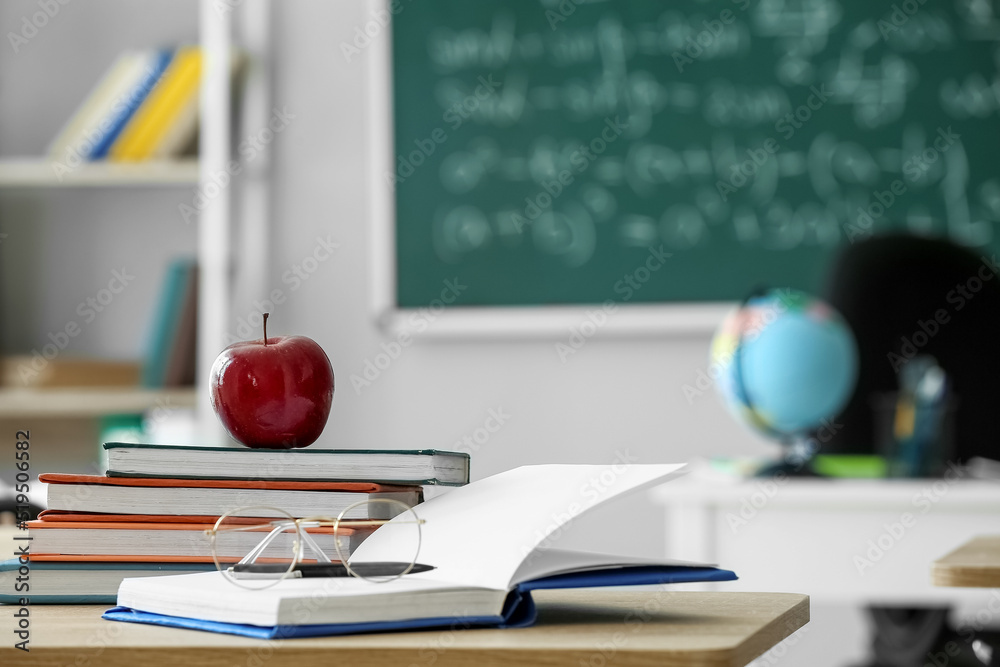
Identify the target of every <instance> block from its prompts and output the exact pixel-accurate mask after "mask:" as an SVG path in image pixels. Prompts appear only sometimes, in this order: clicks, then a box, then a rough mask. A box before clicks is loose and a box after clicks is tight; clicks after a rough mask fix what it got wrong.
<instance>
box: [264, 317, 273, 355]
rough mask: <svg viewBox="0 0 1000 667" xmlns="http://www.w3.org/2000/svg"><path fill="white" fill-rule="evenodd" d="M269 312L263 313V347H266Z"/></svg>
mask: <svg viewBox="0 0 1000 667" xmlns="http://www.w3.org/2000/svg"><path fill="white" fill-rule="evenodd" d="M270 314H271V313H264V347H267V316H268V315H270Z"/></svg>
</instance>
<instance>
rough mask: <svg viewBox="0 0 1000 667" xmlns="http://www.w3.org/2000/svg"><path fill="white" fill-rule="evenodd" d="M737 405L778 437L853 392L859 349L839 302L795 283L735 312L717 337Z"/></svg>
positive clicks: (831, 410)
mask: <svg viewBox="0 0 1000 667" xmlns="http://www.w3.org/2000/svg"><path fill="white" fill-rule="evenodd" d="M712 363H713V364H715V365H717V366H719V367H720V371H721V372H720V373H719V375H718V377H719V384H718V386H719V389H720V393H721V395H722V397H723V400H724V401H725V402H726V404H727V406H728V407H729V409H730V410H731V411H732V412H733V413H734V414H735V415H736V416H737V417H738V418H739V419H741V420H742V421H744V422H745V423H747V424H748V425H750V426H751V427H753V428H755V429H757V430H759V431H762V432H764V433H765V434H767V435H769V436H772V437H779V438H780V437H782V436H794V435H801V434H803V433H806V432H808V431H810V430H812V429H815V428H818V427H819V426H821V425H822V424H823V421H824V420H827V419H832V418H834V417H835V416H836V415H837V414H838V413H839V412H840V410H841V409H843V407H844V405H845V404H846V403H847V401H848V399H849V398H850V396H851V394H852V392H853V390H854V386H855V383H856V381H857V373H858V351H857V344H856V343H855V340H854V335H853V334H852V332H851V330H850V328H849V327H848V325H847V324H846V323H845V322H844V320H843V318H842V317H841V316H840V314H839V313H837V312H836V311H835V310H834V309H833V308H831V307H830V306H828V305H827V304H825V303H823V302H822V301H820V300H818V299H815V298H813V297H811V296H809V295H807V294H804V293H802V292H798V291H795V290H787V289H786V290H772V291H770V292H768V293H766V294H764V295H762V296H759V297H754V298H752V299H750V300H748V302H747V303H746V304H744V305H743V306H742V307H740V308H739V309H737V310H736V311H734V312H733V313H731V314H730V315H729V316H728V317H727V318H726V320H725V322H723V324H722V326H721V327H720V328H719V331H718V333H717V334H716V337H715V339H714V341H713V344H712Z"/></svg>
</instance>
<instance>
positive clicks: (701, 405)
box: [237, 1, 768, 550]
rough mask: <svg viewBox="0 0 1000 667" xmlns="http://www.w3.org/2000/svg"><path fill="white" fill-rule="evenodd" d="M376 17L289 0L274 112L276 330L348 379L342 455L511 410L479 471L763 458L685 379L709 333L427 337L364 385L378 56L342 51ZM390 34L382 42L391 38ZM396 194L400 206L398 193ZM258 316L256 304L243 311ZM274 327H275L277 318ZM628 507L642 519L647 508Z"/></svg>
mask: <svg viewBox="0 0 1000 667" xmlns="http://www.w3.org/2000/svg"><path fill="white" fill-rule="evenodd" d="M366 20H368V16H367V13H366V11H365V9H364V5H363V3H361V2H349V3H348V2H343V3H342V2H337V3H331V2H317V1H313V2H308V1H302V2H291V3H289V2H283V3H281V11H280V12H279V13H277V14H276V17H275V23H274V26H273V28H274V31H275V39H276V48H275V63H274V67H275V70H274V77H275V90H274V100H273V103H274V105H275V106H277V107H285V108H287V110H288V111H289V112H291V113H293V114H295V119H294V121H293V123H292V124H291V125H290V127H289V128H288V129H287V130H285V131H283V132H282V133H281V134H279V135H278V137H277V139H276V141H275V154H274V158H275V162H274V198H275V205H274V214H273V217H272V220H273V225H274V233H273V251H274V252H273V265H272V268H271V276H272V280H271V284H272V285H273V286H275V287H278V288H280V289H283V291H284V292H285V293H286V294H287V297H288V300H287V301H286V302H285V303H284V304H282V305H280V306H279V307H278V308H276V309H275V312H274V313H273V314H272V317H271V319H270V320H269V330H271V329H270V327H273V330H274V331H275V332H287V333H302V334H305V335H309V336H312V337H314V338H316V339H317V340H318V341H319V342H320V343H321V344H322V345H323V347H324V348H325V349H326V350H327V351H328V353H329V355H330V357H331V360H332V361H333V364H334V368H335V370H336V373H337V381H338V387H337V393H336V396H335V399H334V409H333V414H332V416H331V419H330V423H329V425H328V426H327V430H326V432H325V433H324V435H323V438H322V443H321V444H323V445H327V446H363V447H452V446H454V445H455V443H456V442H458V441H460V440H461V439H462V437H463V436H465V435H472V434H473V432H474V430H475V429H476V428H478V427H481V426H482V425H483V424H484V421H485V420H486V418H487V417H488V416H489V415H488V411H489V410H490V409H500V408H502V409H503V411H504V413H507V414H509V415H510V419H509V420H508V421H507V423H506V424H505V425H504V426H503V427H502V428H501V429H500V430H499V431H498V432H496V433H495V434H493V435H492V436H491V437H490V439H489V440H488V441H487V442H485V443H484V444H483V445H482V446H481V447H480V448H479V450H478V451H476V452H475V453H474V454H473V470H474V475H475V476H477V477H480V476H484V475H488V474H490V473H493V472H496V471H499V470H503V469H506V468H509V467H512V466H516V465H521V464H526V463H539V462H588V463H601V462H611V461H612V460H614V458H615V457H616V456H617V455H619V453H622V454H624V453H626V452H627V453H628V455H629V456H631V457H632V458H633V459H634V460H636V461H638V462H664V461H684V460H687V459H690V458H691V457H696V456H715V455H734V454H737V455H738V454H751V453H760V452H762V451H766V450H767V447H768V446H767V445H762V444H760V442H759V441H757V440H755V439H754V438H753V437H752V436H750V435H748V434H747V432H746V431H745V430H744V429H743V428H742V427H740V426H739V425H737V424H736V423H735V422H734V421H733V420H732V419H731V418H730V417H729V415H728V414H727V413H726V412H725V411H724V409H723V408H722V406H721V405H720V404H719V402H718V400H717V399H716V397H715V396H714V394H712V393H708V394H706V395H704V396H702V397H700V398H699V399H698V400H695V401H694V402H693V403H692V404H689V402H688V400H687V399H686V398H685V397H684V395H683V393H682V385H684V384H685V383H693V382H694V380H695V378H696V373H697V372H698V370H699V369H702V370H703V369H704V368H705V366H706V363H707V362H706V359H707V354H708V341H709V337H708V335H707V334H706V335H704V336H699V337H687V338H676V337H675V338H671V337H667V336H664V337H663V338H662V339H658V340H628V339H605V338H603V337H602V336H601V335H600V334H598V335H597V336H596V337H595V338H593V339H591V340H590V342H588V343H587V344H586V345H585V346H584V347H583V348H582V349H581V350H580V351H579V352H578V353H577V354H575V355H573V356H572V357H570V358H569V359H568V361H567V363H565V364H563V363H562V362H561V360H560V358H559V356H558V355H557V353H556V350H555V342H556V340H565V336H568V335H569V332H568V331H567V332H566V334H565V335H564V336H563V337H561V338H559V339H556V338H540V339H537V340H532V341H509V342H502V341H499V342H498V341H475V340H456V341H451V340H449V341H447V342H442V341H422V342H418V343H416V344H414V345H413V346H412V347H410V348H407V349H406V350H405V351H404V352H403V354H402V355H401V356H400V357H399V358H398V359H397V360H395V361H393V362H392V364H391V365H390V366H389V367H388V368H387V369H386V370H385V371H383V372H382V373H381V375H380V376H379V377H378V379H377V380H375V381H374V382H373V383H372V385H371V386H370V387H366V388H363V389H361V390H360V392H358V391H356V390H355V389H354V388H353V387H352V386H351V382H350V380H349V378H350V376H351V375H352V374H358V375H361V374H362V372H363V370H364V365H365V361H366V359H367V360H374V358H375V356H376V355H377V354H379V353H380V352H382V349H381V348H380V344H382V343H385V342H388V339H387V338H385V337H384V336H383V335H381V333H380V331H379V329H378V328H377V327H376V326H375V324H374V322H373V320H372V317H371V307H370V303H371V298H372V297H371V294H370V288H371V284H370V279H369V278H370V274H371V266H370V255H371V253H370V245H369V244H370V238H369V230H370V227H371V219H370V214H369V210H370V209H369V202H368V201H367V200H366V196H367V195H366V193H367V192H368V185H369V184H368V183H367V182H366V180H365V175H366V173H367V160H368V159H369V157H370V147H369V145H368V144H367V143H366V141H367V140H366V133H367V128H368V126H367V123H368V122H369V118H370V116H371V110H370V109H369V108H368V107H367V106H366V104H367V100H368V86H370V85H371V80H370V72H369V69H368V65H369V59H370V57H371V56H372V53H373V49H374V46H373V47H369V49H368V50H366V51H364V52H362V55H361V56H360V57H358V58H356V59H354V61H353V62H350V63H348V62H346V59H345V57H344V56H343V55H342V53H341V51H340V46H339V45H340V43H341V42H350V40H351V39H353V36H354V28H355V27H356V26H361V25H363V24H364V22H365V21H366ZM385 38H386V36H385V35H382V36H380V37H379V38H377V39H385ZM384 196H386V197H390V196H391V193H390V192H389V191H388V190H386V192H385V193H384ZM327 235H329V236H330V237H331V238H332V239H333V240H334V241H335V242H337V243H340V244H341V247H340V249H339V250H338V252H337V254H336V255H335V257H334V258H333V259H331V260H330V261H328V262H325V263H323V264H321V265H320V267H319V269H318V270H317V271H316V273H315V274H314V275H313V277H312V278H311V279H310V280H308V281H306V282H304V283H302V286H301V287H300V288H299V289H298V290H295V291H291V290H290V286H289V285H287V284H283V283H282V281H281V275H282V273H283V272H284V271H286V270H288V269H289V268H290V267H292V266H293V265H294V264H296V263H299V262H301V261H302V260H303V259H304V258H305V257H306V256H307V255H308V254H309V253H310V252H311V251H312V248H313V247H314V245H315V243H316V241H315V239H316V237H317V236H322V237H326V236H327ZM237 309H238V313H239V314H242V315H244V316H245V315H247V314H249V313H250V312H251V310H252V305H251V304H243V305H242V306H238V308H237ZM272 323H273V324H272ZM643 507H644V506H643V505H641V504H638V503H632V504H628V505H627V506H626V508H625V509H624V510H622V509H619V510H617V511H616V512H615V514H621V513H622V512H623V511H626V512H628V513H637V512H643V513H644V512H645V510H644V509H643ZM630 527H631V528H632V530H630V531H629V533H630V535H629V536H628V537H627V538H625V539H627V540H629V541H632V540H634V541H635V542H636V544H637V548H639V549H643V550H645V549H656V548H659V541H658V540H659V539H660V537H659V536H660V535H661V534H662V533H661V532H660V531H659V528H658V527H655V526H653V527H647V526H644V525H643V522H642V521H635V522H633V523H632V524H630Z"/></svg>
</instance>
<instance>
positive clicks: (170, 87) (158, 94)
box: [109, 47, 202, 162]
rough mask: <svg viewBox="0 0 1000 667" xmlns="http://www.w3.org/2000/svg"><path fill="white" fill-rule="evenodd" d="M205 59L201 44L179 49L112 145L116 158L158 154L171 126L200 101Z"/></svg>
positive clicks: (135, 158) (124, 159) (112, 155)
mask: <svg viewBox="0 0 1000 667" xmlns="http://www.w3.org/2000/svg"><path fill="white" fill-rule="evenodd" d="M201 62H202V60H201V51H200V50H199V49H198V47H184V48H181V49H178V51H177V53H176V54H175V55H174V59H173V61H172V62H171V63H170V66H169V67H168V68H167V71H166V72H164V74H163V78H162V79H161V80H160V82H159V83H158V84H157V85H156V87H155V88H154V89H153V90H152V91H151V92H150V94H149V97H148V98H147V99H146V101H145V102H143V104H142V106H141V107H139V109H138V110H137V111H136V113H135V116H134V117H133V118H132V120H130V121H129V124H128V125H127V126H126V127H125V129H124V130H123V131H122V133H121V136H119V137H118V139H117V141H115V143H114V145H112V146H111V151H110V153H109V157H110V158H111V159H112V160H115V161H118V162H135V161H141V160H148V159H149V158H150V157H152V156H153V155H154V154H155V153H156V151H157V147H158V146H159V145H160V144H161V143H162V142H163V140H164V138H165V137H166V136H167V135H168V134H169V133H170V129H171V126H172V125H173V124H174V123H175V122H177V121H178V120H179V119H180V118H181V117H182V116H184V115H185V114H186V113H187V112H188V111H189V109H190V106H191V104H192V100H197V93H198V84H199V82H200V79H201ZM194 103H195V104H197V102H196V101H195V102H194Z"/></svg>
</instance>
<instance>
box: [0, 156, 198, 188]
mask: <svg viewBox="0 0 1000 667" xmlns="http://www.w3.org/2000/svg"><path fill="white" fill-rule="evenodd" d="M197 183H198V161H197V160H196V159H185V160H176V161H169V162H166V161H164V162H140V163H136V164H123V163H115V162H91V163H88V164H84V165H81V166H79V167H77V168H76V169H73V170H72V171H70V172H68V173H66V174H63V175H62V177H60V176H59V175H57V173H56V171H55V169H54V168H53V163H52V162H51V161H49V160H47V159H45V158H37V157H23V158H0V188H64V187H104V186H107V187H116V186H123V185H124V186H127V185H135V186H194V185H197Z"/></svg>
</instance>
